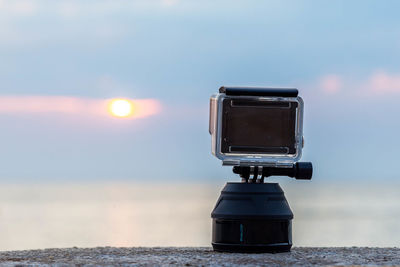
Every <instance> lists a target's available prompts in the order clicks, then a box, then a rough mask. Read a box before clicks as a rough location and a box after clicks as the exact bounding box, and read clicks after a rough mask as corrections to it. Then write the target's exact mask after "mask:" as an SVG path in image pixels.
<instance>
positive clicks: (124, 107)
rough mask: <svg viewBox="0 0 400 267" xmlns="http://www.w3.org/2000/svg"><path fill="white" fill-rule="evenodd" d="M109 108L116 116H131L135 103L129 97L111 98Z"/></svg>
mask: <svg viewBox="0 0 400 267" xmlns="http://www.w3.org/2000/svg"><path fill="white" fill-rule="evenodd" d="M108 110H109V112H110V113H111V114H112V115H113V116H115V117H119V118H127V117H131V116H132V115H133V103H132V102H131V101H130V100H127V99H114V100H111V102H110V105H109V108H108Z"/></svg>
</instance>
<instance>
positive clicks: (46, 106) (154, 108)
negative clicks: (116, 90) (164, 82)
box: [0, 96, 161, 119]
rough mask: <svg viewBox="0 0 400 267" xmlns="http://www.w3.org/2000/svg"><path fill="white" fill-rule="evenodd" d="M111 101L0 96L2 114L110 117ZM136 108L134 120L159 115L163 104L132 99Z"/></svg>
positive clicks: (154, 100) (0, 111) (0, 112)
mask: <svg viewBox="0 0 400 267" xmlns="http://www.w3.org/2000/svg"><path fill="white" fill-rule="evenodd" d="M110 101H111V99H90V98H78V97H70V96H0V115H1V114H60V115H62V114H67V115H73V116H80V117H81V116H83V117H86V116H100V117H110V114H109V112H108V105H109V103H110ZM131 102H132V103H133V105H134V107H135V113H134V115H133V116H132V117H131V118H132V119H138V118H145V117H148V116H152V115H155V114H158V113H159V112H160V111H161V104H160V102H159V101H158V100H156V99H131Z"/></svg>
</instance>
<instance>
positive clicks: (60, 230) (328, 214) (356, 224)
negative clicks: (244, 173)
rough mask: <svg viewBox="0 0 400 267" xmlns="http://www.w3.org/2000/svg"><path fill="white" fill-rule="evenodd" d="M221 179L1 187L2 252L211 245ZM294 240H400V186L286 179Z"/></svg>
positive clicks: (332, 243)
mask: <svg viewBox="0 0 400 267" xmlns="http://www.w3.org/2000/svg"><path fill="white" fill-rule="evenodd" d="M222 186H223V184H218V185H195V184H186V185H177V184H176V185H174V184H161V185H160V184H158V185H150V184H136V183H113V184H108V183H93V184H90V183H88V184H39V185H26V184H25V185H24V184H19V185H9V184H3V185H1V186H0V250H17V249H18V250H19V249H36V248H49V247H72V246H78V247H94V246H209V245H210V236H211V219H210V212H211V210H212V209H213V206H214V204H215V202H216V199H217V197H218V195H219V191H220V189H221V188H222ZM282 187H283V188H284V190H285V193H286V197H287V199H288V201H289V203H290V206H291V208H292V210H293V212H294V214H295V219H294V222H293V240H294V243H295V245H296V246H353V245H354V246H400V227H399V226H400V194H399V189H400V186H399V184H388V185H377V184H373V185H371V184H368V185H348V184H341V185H331V184H321V183H315V182H312V183H307V182H306V183H302V182H298V181H294V182H292V183H284V184H282Z"/></svg>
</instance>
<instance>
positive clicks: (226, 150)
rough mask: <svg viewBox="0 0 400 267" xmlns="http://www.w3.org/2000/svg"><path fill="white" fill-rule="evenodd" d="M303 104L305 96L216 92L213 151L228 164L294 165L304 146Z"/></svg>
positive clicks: (211, 129) (213, 98)
mask: <svg viewBox="0 0 400 267" xmlns="http://www.w3.org/2000/svg"><path fill="white" fill-rule="evenodd" d="M303 107H304V103H303V100H302V99H301V97H269V96H268V97H264V96H236V95H226V94H224V93H220V94H215V95H212V96H211V98H210V121H209V122H210V125H209V132H210V134H211V136H212V141H211V143H212V153H213V154H214V155H215V156H216V157H217V158H218V159H220V160H222V161H223V164H224V165H235V166H285V165H286V166H289V165H292V164H293V163H295V162H297V161H298V160H300V157H301V151H302V147H303Z"/></svg>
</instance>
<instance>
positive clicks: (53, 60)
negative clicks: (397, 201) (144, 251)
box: [0, 0, 400, 182]
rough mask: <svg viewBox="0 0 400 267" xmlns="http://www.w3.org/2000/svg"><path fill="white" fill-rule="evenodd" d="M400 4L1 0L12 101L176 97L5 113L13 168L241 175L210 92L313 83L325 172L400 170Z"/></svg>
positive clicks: (312, 127)
mask: <svg viewBox="0 0 400 267" xmlns="http://www.w3.org/2000/svg"><path fill="white" fill-rule="evenodd" d="M398 10H400V2H398V1H300V0H299V1H184V0H181V1H179V0H165V1H118V0H114V1H105V0H97V1H73V0H72V1H62V0H60V1H44V0H43V1H42V0H36V1H35V0H33V1H24V0H14V1H11V0H0V103H2V102H1V99H6V97H9V96H15V97H27V96H38V97H55V96H60V97H73V98H76V99H92V100H96V101H97V100H101V99H108V98H114V97H128V98H132V99H147V98H149V99H155V100H157V101H159V102H160V104H161V105H162V109H161V112H160V113H158V114H156V115H154V116H149V117H146V118H141V119H136V120H118V119H113V118H102V117H93V116H87V114H79V113H73V114H64V113H62V112H41V113H34V112H32V113H29V112H25V113H20V112H12V111H7V110H6V111H2V112H0V123H1V125H2V127H1V131H0V140H2V141H1V143H2V145H1V150H0V162H1V167H0V178H1V179H2V180H4V181H12V180H21V181H25V180H30V181H37V180H39V179H42V180H74V181H81V180H96V179H102V180H113V179H114V180H119V179H129V180H138V181H142V180H150V181H152V180H164V179H173V180H178V181H186V180H189V181H197V182H202V181H213V180H219V181H221V180H228V177H229V176H231V177H232V176H233V175H231V170H230V168H228V167H221V163H220V162H219V161H218V160H217V159H216V158H214V157H213V156H212V155H211V153H210V146H211V145H210V137H209V135H208V100H209V96H210V95H211V94H213V93H215V92H217V90H218V88H219V86H221V85H251V86H284V87H288V86H293V87H297V88H299V90H300V93H301V95H302V96H303V98H304V100H305V140H306V146H305V148H304V156H303V160H312V161H313V163H314V166H315V176H314V178H315V179H319V180H323V181H325V180H326V181H332V180H335V179H341V180H353V181H360V180H363V179H365V180H377V181H379V180H395V179H397V178H398V174H399V171H398V168H397V161H398V160H397V158H398V149H399V148H400V141H399V138H398V133H399V131H400V126H399V117H398V115H399V114H400V105H398V100H400V67H399V66H400V65H399V62H400V18H399V16H398ZM0 111H1V108H0ZM82 112H83V111H82ZM230 180H233V179H232V178H230Z"/></svg>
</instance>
